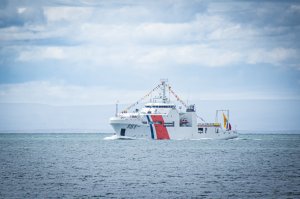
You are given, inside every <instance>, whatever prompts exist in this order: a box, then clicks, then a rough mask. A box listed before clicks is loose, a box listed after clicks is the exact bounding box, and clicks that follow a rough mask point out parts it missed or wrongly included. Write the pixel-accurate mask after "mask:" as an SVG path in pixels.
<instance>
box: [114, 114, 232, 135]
mask: <svg viewBox="0 0 300 199" xmlns="http://www.w3.org/2000/svg"><path fill="white" fill-rule="evenodd" d="M146 117H149V118H151V116H146ZM110 124H111V125H112V127H113V129H114V131H115V132H116V135H117V136H119V138H120V139H122V138H128V139H129V138H132V139H140V138H146V139H156V140H161V139H174V140H191V139H195V140H197V139H233V138H237V137H238V134H237V132H236V131H232V130H230V131H229V130H224V129H222V128H221V127H214V126H206V127H200V128H199V127H198V126H197V125H195V126H194V127H192V126H190V127H188V126H182V127H180V126H179V125H178V126H176V124H175V125H174V127H167V126H166V125H164V124H163V123H162V124H153V123H151V122H150V124H149V123H148V124H143V123H142V120H138V119H135V120H132V119H131V120H126V119H121V118H119V117H113V118H110Z"/></svg>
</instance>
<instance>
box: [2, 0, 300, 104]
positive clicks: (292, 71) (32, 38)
mask: <svg viewBox="0 0 300 199" xmlns="http://www.w3.org/2000/svg"><path fill="white" fill-rule="evenodd" d="M299 35H300V3H299V1H270V0H268V1H263V0H260V1H198V0H182V1H181V0H174V1H171V0H166V1H164V0H160V1H148V0H146V1H130V0H127V1H126V0H110V1H96V0H95V1H93V0H85V1H84V0H82V1H72V0H53V1H50V0H39V1H33V0H32V1H26V0H24V1H22V0H1V2H0V45H1V46H0V102H22V103H23V102H27V103H43V104H50V105H82V104H111V103H114V102H115V101H116V100H119V101H120V103H129V102H133V101H135V100H136V99H137V98H140V97H141V96H142V95H144V94H145V93H146V92H147V91H148V90H149V89H151V88H152V87H154V86H155V85H156V84H157V83H159V79H160V78H168V79H169V82H170V84H171V85H173V88H174V90H175V91H177V92H178V93H179V94H180V95H181V96H182V97H183V98H185V99H186V98H188V99H189V100H191V101H193V100H194V101H196V100H201V99H217V100H218V99H222V100H224V99H225V100H226V99H298V100H299V99H300V56H299V55H300V53H299V52H300V42H299Z"/></svg>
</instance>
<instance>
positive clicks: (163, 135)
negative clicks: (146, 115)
mask: <svg viewBox="0 0 300 199" xmlns="http://www.w3.org/2000/svg"><path fill="white" fill-rule="evenodd" d="M151 118H152V121H153V123H154V127H155V131H156V137H157V139H158V140H163V139H166V140H169V139H170V136H169V133H168V130H167V128H166V127H165V126H164V119H163V117H162V116H161V115H151Z"/></svg>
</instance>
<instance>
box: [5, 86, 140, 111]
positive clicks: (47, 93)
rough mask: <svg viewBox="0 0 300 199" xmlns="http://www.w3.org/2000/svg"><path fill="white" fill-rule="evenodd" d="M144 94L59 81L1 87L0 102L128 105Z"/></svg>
mask: <svg viewBox="0 0 300 199" xmlns="http://www.w3.org/2000/svg"><path fill="white" fill-rule="evenodd" d="M144 94H145V93H144V92H143V91H136V90H135V91H130V92H129V91H128V90H123V89H117V90H114V89H111V88H109V87H105V86H95V87H84V86H74V85H68V84H65V83H63V82H56V83H51V82H47V81H35V82H26V83H19V84H1V85H0V102H1V103H40V104H50V105H99V104H111V103H113V102H115V101H116V100H119V101H120V102H121V103H132V102H134V101H136V100H137V99H138V98H140V97H141V96H142V95H144Z"/></svg>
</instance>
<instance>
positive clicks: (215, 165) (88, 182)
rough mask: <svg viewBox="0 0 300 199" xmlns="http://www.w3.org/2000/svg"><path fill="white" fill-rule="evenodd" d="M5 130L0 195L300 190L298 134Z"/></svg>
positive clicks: (280, 193) (255, 194)
mask: <svg viewBox="0 0 300 199" xmlns="http://www.w3.org/2000/svg"><path fill="white" fill-rule="evenodd" d="M107 136H110V135H109V134H101V133H1V134H0V198H300V134H243V135H239V138H237V139H232V140H159V141H157V140H105V139H104V138H105V137H107Z"/></svg>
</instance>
